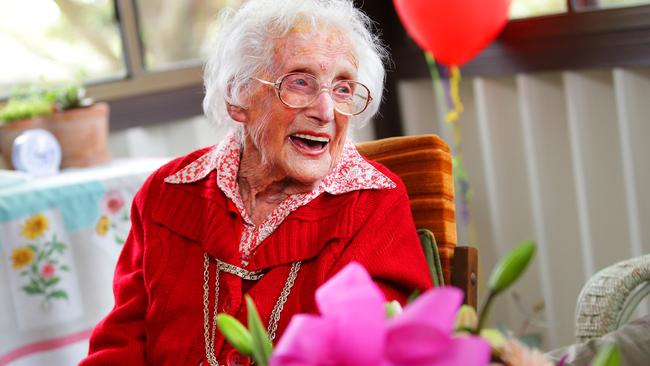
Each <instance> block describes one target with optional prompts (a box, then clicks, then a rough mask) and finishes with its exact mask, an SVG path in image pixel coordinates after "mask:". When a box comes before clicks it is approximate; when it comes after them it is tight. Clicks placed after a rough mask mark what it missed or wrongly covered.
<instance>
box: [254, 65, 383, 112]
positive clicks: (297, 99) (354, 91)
mask: <svg viewBox="0 0 650 366" xmlns="http://www.w3.org/2000/svg"><path fill="white" fill-rule="evenodd" d="M254 79H255V80H257V81H259V82H260V83H262V84H265V85H269V86H272V87H274V88H275V94H277V96H278V98H280V101H282V103H284V104H285V105H286V106H287V107H289V108H304V107H307V106H309V105H311V104H312V103H313V102H314V101H315V100H316V98H318V96H319V95H320V93H321V92H323V91H327V92H328V93H330V95H331V96H332V100H333V101H334V109H335V110H336V111H337V112H339V113H341V114H343V115H346V116H354V115H357V114H360V113H362V112H363V111H365V110H366V108H368V105H369V104H370V101H371V100H372V97H371V96H370V90H369V89H368V87H366V86H365V85H363V84H361V83H360V82H358V81H353V80H339V81H337V82H335V83H333V84H332V85H331V86H330V87H329V88H321V85H320V83H319V82H318V80H316V77H315V76H314V75H311V74H305V73H302V72H292V73H289V74H286V75H283V76H281V77H280V78H279V79H278V80H277V81H276V82H275V83H273V82H270V81H267V80H262V79H258V78H254Z"/></svg>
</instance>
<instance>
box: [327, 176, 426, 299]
mask: <svg viewBox="0 0 650 366" xmlns="http://www.w3.org/2000/svg"><path fill="white" fill-rule="evenodd" d="M374 196H379V195H374ZM368 201H373V200H371V199H369V200H368ZM377 201H379V202H380V203H379V204H378V205H376V206H377V207H375V208H373V209H371V210H369V209H368V207H363V210H364V211H371V212H372V213H371V214H370V215H369V217H368V218H367V220H365V221H364V222H363V223H362V224H361V227H360V228H359V229H358V230H357V231H355V234H354V236H353V237H352V240H351V241H350V243H349V244H348V245H347V246H346V248H345V250H344V251H343V252H342V254H341V256H340V257H339V259H338V260H337V262H336V263H335V265H334V268H333V270H332V271H331V272H330V274H329V275H330V276H332V275H334V274H335V273H336V272H338V271H339V270H340V269H341V268H343V267H344V266H345V265H346V264H348V263H349V262H351V261H356V262H359V263H360V264H362V265H363V266H364V267H365V268H366V270H367V271H368V273H369V274H370V275H371V276H372V278H373V280H374V281H375V282H376V283H377V284H378V285H379V287H380V288H381V289H382V290H383V292H384V294H385V295H386V298H387V299H388V300H389V301H390V300H398V301H399V302H401V303H402V304H403V303H405V302H406V299H407V298H408V297H409V295H411V293H412V292H413V291H414V290H416V289H417V290H419V291H425V290H427V289H429V288H431V287H432V285H433V284H432V283H431V277H430V276H429V275H428V273H429V272H428V267H427V263H426V260H425V258H424V253H423V251H422V246H421V245H420V239H419V237H418V235H417V231H416V229H415V223H414V222H413V216H412V214H411V209H410V205H409V199H408V195H407V194H406V191H405V190H404V189H403V186H398V188H397V189H396V190H395V191H393V192H391V193H390V194H389V195H388V197H383V196H380V197H379V198H377ZM362 206H367V205H366V204H364V205H362ZM371 206H374V204H373V205H371Z"/></svg>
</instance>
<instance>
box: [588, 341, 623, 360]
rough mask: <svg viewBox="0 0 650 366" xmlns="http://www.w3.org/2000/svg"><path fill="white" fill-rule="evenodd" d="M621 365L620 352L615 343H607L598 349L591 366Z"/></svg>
mask: <svg viewBox="0 0 650 366" xmlns="http://www.w3.org/2000/svg"><path fill="white" fill-rule="evenodd" d="M620 364H621V350H620V349H619V347H618V345H617V344H616V343H609V344H606V345H604V346H603V347H601V348H600V350H599V351H598V353H597V354H596V357H595V358H594V360H593V362H592V363H591V365H592V366H619V365H620Z"/></svg>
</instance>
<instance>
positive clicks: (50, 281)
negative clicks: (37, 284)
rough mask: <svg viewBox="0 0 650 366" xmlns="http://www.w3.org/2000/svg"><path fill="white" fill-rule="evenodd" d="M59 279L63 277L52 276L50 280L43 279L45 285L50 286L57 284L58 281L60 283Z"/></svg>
mask: <svg viewBox="0 0 650 366" xmlns="http://www.w3.org/2000/svg"><path fill="white" fill-rule="evenodd" d="M59 281H61V278H59V277H52V278H50V279H49V280H45V281H43V285H45V287H50V286H54V285H56V284H57V283H59Z"/></svg>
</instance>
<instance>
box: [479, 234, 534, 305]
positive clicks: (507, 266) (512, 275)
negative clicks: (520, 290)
mask: <svg viewBox="0 0 650 366" xmlns="http://www.w3.org/2000/svg"><path fill="white" fill-rule="evenodd" d="M536 247H537V246H536V245H535V242H533V241H531V240H525V241H523V242H521V243H520V244H519V245H517V247H515V248H514V249H513V250H512V251H511V252H510V253H508V255H507V256H506V257H505V258H503V259H502V260H501V261H500V262H499V263H498V264H497V266H496V267H495V268H494V269H493V270H492V273H491V274H490V279H489V280H488V289H489V290H490V292H491V293H493V294H495V295H496V294H498V293H500V292H502V291H503V290H505V289H506V288H508V287H509V286H510V285H512V284H513V283H514V282H515V281H516V280H517V279H518V278H519V277H520V276H521V275H522V274H523V273H524V270H525V269H526V267H527V266H528V263H530V260H531V259H532V258H533V256H534V255H535V249H536Z"/></svg>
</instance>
